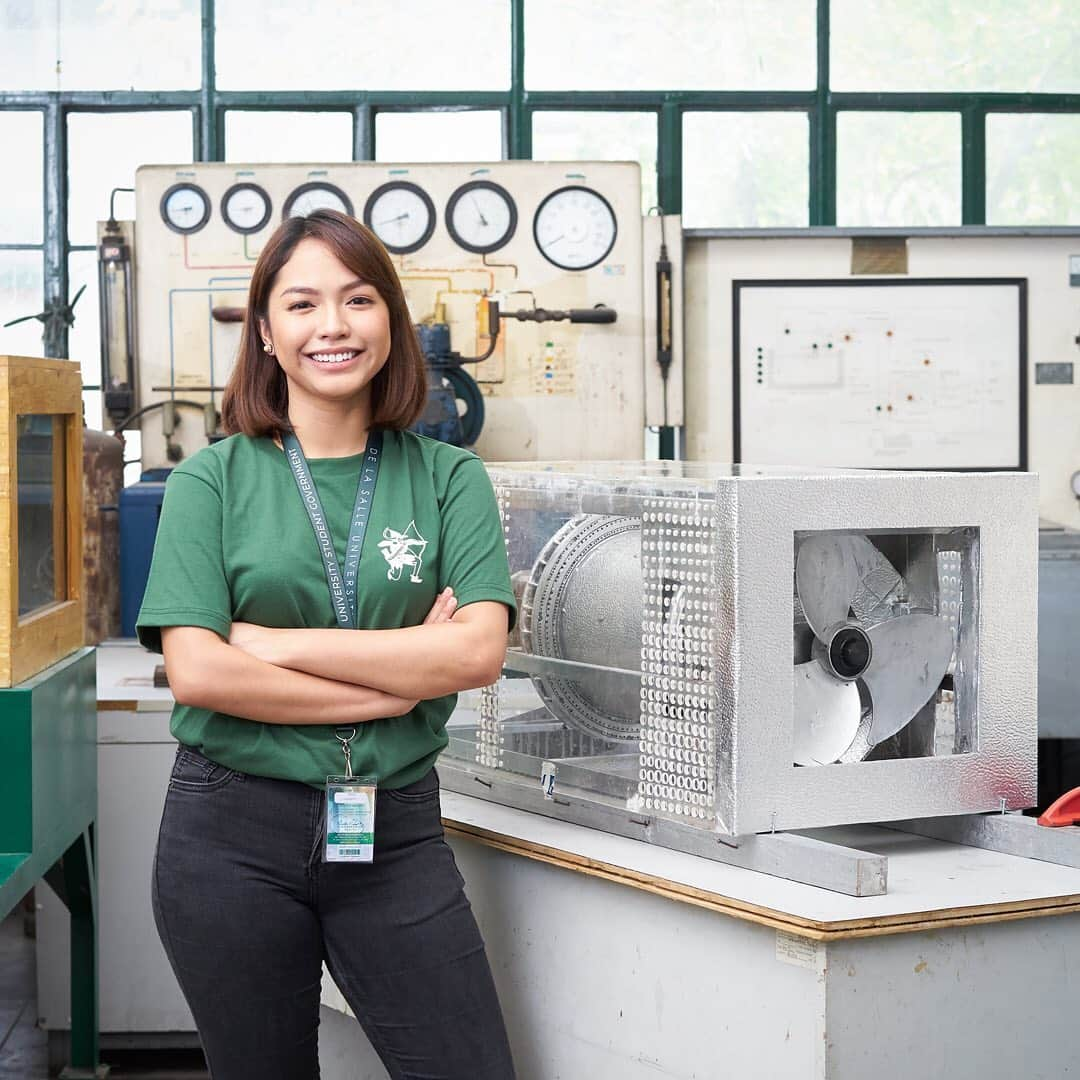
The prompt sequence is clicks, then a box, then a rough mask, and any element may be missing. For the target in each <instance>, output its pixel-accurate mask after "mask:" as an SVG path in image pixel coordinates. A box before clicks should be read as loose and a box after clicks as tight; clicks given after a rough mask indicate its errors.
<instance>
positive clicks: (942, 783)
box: [440, 462, 1038, 853]
mask: <svg viewBox="0 0 1080 1080" xmlns="http://www.w3.org/2000/svg"><path fill="white" fill-rule="evenodd" d="M489 471H490V473H491V475H492V479H493V482H494V484H495V489H496V494H497V497H498V501H499V505H500V509H501V513H502V517H503V522H504V526H505V530H506V538H507V550H508V553H509V558H510V565H511V572H512V574H513V578H514V582H515V589H516V591H517V594H518V597H519V601H520V603H519V607H520V614H519V619H518V625H517V627H516V628H515V631H514V634H513V635H512V638H511V647H510V649H509V651H508V655H507V660H506V665H505V668H504V674H503V677H502V679H501V680H500V681H499V683H498V684H496V685H494V686H492V687H488V688H486V689H485V690H483V691H479V692H476V693H474V694H473V695H471V696H470V695H463V697H462V700H461V703H460V705H459V708H458V710H457V711H456V712H455V714H454V716H453V717H452V718H451V723H450V726H449V736H450V746H449V749H448V751H447V753H446V754H444V756H443V759H442V761H441V763H440V771H441V772H442V773H443V776H444V784H445V786H447V787H450V788H453V789H455V790H459V791H465V792H467V793H469V794H472V795H479V796H480V797H483V798H488V799H493V800H496V801H500V802H504V803H507V804H509V805H514V806H518V807H521V808H526V809H532V810H538V811H540V812H542V813H545V814H549V815H552V816H556V817H564V818H567V819H568V820H573V821H576V822H579V823H581V824H586V825H591V826H593V827H596V828H601V829H606V830H608V831H612V832H618V833H621V834H623V835H629V836H635V837H638V838H640V839H648V840H651V841H653V842H655V843H660V844H663V845H666V846H670V847H676V848H682V849H685V850H692V851H695V852H698V853H708V852H709V851H713V852H715V850H716V848H717V845H716V840H717V838H718V837H728V838H736V840H738V839H739V838H742V837H746V836H747V835H748V834H754V833H763V832H771V831H773V830H792V829H805V828H813V827H820V826H829V825H839V824H847V823H853V822H872V821H888V820H895V819H910V818H918V817H930V816H940V815H951V814H968V813H977V812H980V811H988V810H1000V809H1002V808H1010V809H1015V808H1019V807H1026V806H1029V805H1031V804H1033V803H1034V801H1035V771H1036V768H1035V766H1036V713H1035V681H1036V664H1035V647H1036V614H1035V612H1036V590H1037V565H1038V564H1037V509H1036V506H1037V481H1036V478H1035V477H1034V476H1031V475H1027V474H1020V473H994V474H973V473H968V474H964V475H963V476H959V475H955V474H944V473H940V474H936V473H883V472H875V473H870V472H859V471H856V470H835V471H830V470H805V471H799V470H791V469H788V470H785V469H776V468H754V467H751V466H747V465H738V466H720V465H706V464H698V463H688V462H649V463H641V464H638V463H627V464H624V463H599V464H584V463H566V464H562V463H560V464H552V465H536V464H521V465H493V466H490V467H489ZM706 840H708V841H710V846H708V847H706V846H705V841H706Z"/></svg>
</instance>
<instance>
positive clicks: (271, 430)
mask: <svg viewBox="0 0 1080 1080" xmlns="http://www.w3.org/2000/svg"><path fill="white" fill-rule="evenodd" d="M309 239H310V240H318V241H319V242H320V243H323V244H325V245H326V246H327V247H328V248H329V249H330V250H331V251H332V252H333V253H334V255H336V256H337V258H338V259H340V260H341V262H342V263H343V264H344V265H345V266H347V267H348V268H349V269H350V270H351V271H352V272H353V273H354V274H356V276H357V277H358V278H360V279H362V280H363V281H366V282H367V283H368V284H370V285H373V286H374V287H375V288H376V289H377V290H378V293H379V295H380V296H381V297H382V298H383V300H384V302H385V303H386V306H387V307H388V308H389V309H390V355H389V357H388V358H387V361H386V363H385V364H384V365H383V366H382V368H381V370H380V371H379V372H378V374H377V375H376V376H375V377H374V378H373V379H372V380H371V424H372V427H381V428H393V429H398V430H401V429H403V428H407V427H409V426H410V425H411V424H413V423H414V422H415V421H416V419H417V417H418V416H419V415H420V413H421V412H422V411H423V409H424V402H425V401H426V398H427V365H426V364H425V362H424V354H423V353H422V352H421V350H420V343H419V342H418V341H417V339H416V331H415V329H414V328H413V324H412V318H411V316H410V315H409V309H408V307H407V305H406V303H405V294H404V292H403V291H402V288H401V282H400V281H399V280H398V276H397V272H396V271H395V269H394V264H393V263H392V262H391V261H390V256H389V255H388V254H387V253H386V248H384V247H383V246H382V244H381V243H380V242H379V239H378V237H377V236H376V235H375V234H374V233H373V232H372V231H371V230H370V229H369V228H367V227H366V226H365V225H361V224H360V222H359V221H357V220H355V218H351V217H348V216H347V215H345V214H341V213H338V211H336V210H316V211H315V212H314V213H313V214H309V215H308V216H307V217H293V218H288V219H287V220H286V221H283V222H282V223H281V224H280V225H279V226H278V227H277V229H276V230H275V232H274V234H273V236H271V237H270V239H269V241H267V244H266V246H265V247H264V248H263V249H262V253H261V254H260V255H259V259H258V262H256V263H255V271H254V273H253V274H252V275H251V285H250V286H249V288H248V299H247V311H246V313H245V315H244V330H243V333H242V334H241V337H240V351H239V354H238V356H237V360H236V366H235V367H234V368H233V372H232V375H231V376H230V377H229V382H228V385H227V386H226V387H225V395H224V397H223V399H222V404H221V424H222V427H223V428H224V430H225V432H226V433H227V434H229V435H234V434H236V433H237V432H243V434H245V435H249V436H251V437H253V438H258V437H260V436H271V435H280V434H281V433H282V432H286V431H289V430H290V424H289V388H288V384H287V383H286V381H285V374H284V372H283V371H282V370H281V368H280V367H279V366H278V362H277V360H276V359H275V358H274V357H273V356H270V355H268V354H267V353H265V352H264V351H263V342H262V335H261V334H260V332H259V320H260V319H268V305H269V300H270V290H271V289H272V288H273V287H274V281H275V279H276V278H277V276H278V273H279V272H280V271H281V268H282V267H283V266H284V265H285V264H286V263H287V262H288V261H289V259H290V258H291V257H292V253H293V252H294V251H295V250H296V247H297V245H298V244H299V243H300V241H301V240H309Z"/></svg>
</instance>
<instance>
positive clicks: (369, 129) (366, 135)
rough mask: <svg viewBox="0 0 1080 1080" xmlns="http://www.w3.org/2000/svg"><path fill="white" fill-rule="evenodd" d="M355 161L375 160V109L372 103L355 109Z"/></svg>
mask: <svg viewBox="0 0 1080 1080" xmlns="http://www.w3.org/2000/svg"><path fill="white" fill-rule="evenodd" d="M352 156H353V161H374V160H375V110H374V109H373V108H372V107H371V106H370V105H357V107H356V108H355V109H353V155H352Z"/></svg>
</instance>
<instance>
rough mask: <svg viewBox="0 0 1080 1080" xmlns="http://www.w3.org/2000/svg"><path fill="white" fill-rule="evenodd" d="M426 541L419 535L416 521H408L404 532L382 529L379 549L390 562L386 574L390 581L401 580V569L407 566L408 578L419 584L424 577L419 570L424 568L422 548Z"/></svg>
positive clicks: (425, 545) (426, 544)
mask: <svg viewBox="0 0 1080 1080" xmlns="http://www.w3.org/2000/svg"><path fill="white" fill-rule="evenodd" d="M427 546H428V542H427V541H426V540H425V539H424V538H423V537H422V536H421V535H420V533H419V531H418V530H417V528H416V522H415V521H410V522H409V527H408V528H407V529H405V531H404V532H398V531H397V530H396V529H383V538H382V540H380V541H379V550H380V551H381V552H382V553H383V558H384V559H386V561H387V562H388V563H389V564H390V569H389V570H387V571H386V576H387V577H388V578H389V579H390V580H391V581H400V580H401V571H402V569H404V567H406V566H407V567H408V568H409V580H410V581H411V582H413V583H414V584H417V585H419V584H420V583H421V582H422V581H423V580H424V579H423V578H422V577H421V576H420V571H421V570H423V569H424V549H425V548H426V547H427Z"/></svg>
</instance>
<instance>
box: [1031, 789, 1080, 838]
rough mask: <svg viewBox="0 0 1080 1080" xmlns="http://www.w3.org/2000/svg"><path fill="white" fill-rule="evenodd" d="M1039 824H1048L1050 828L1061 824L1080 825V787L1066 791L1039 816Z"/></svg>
mask: <svg viewBox="0 0 1080 1080" xmlns="http://www.w3.org/2000/svg"><path fill="white" fill-rule="evenodd" d="M1039 824H1040V825H1049V826H1050V827H1051V828H1052V829H1056V828H1059V827H1060V826H1062V825H1080V788H1073V789H1072V791H1066V792H1065V794H1064V795H1062V796H1061V798H1060V799H1058V800H1057V801H1056V802H1055V803H1054V804H1053V805H1052V806H1050V807H1048V808H1047V811H1046V813H1045V814H1043V815H1042V816H1041V817H1040V818H1039Z"/></svg>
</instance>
